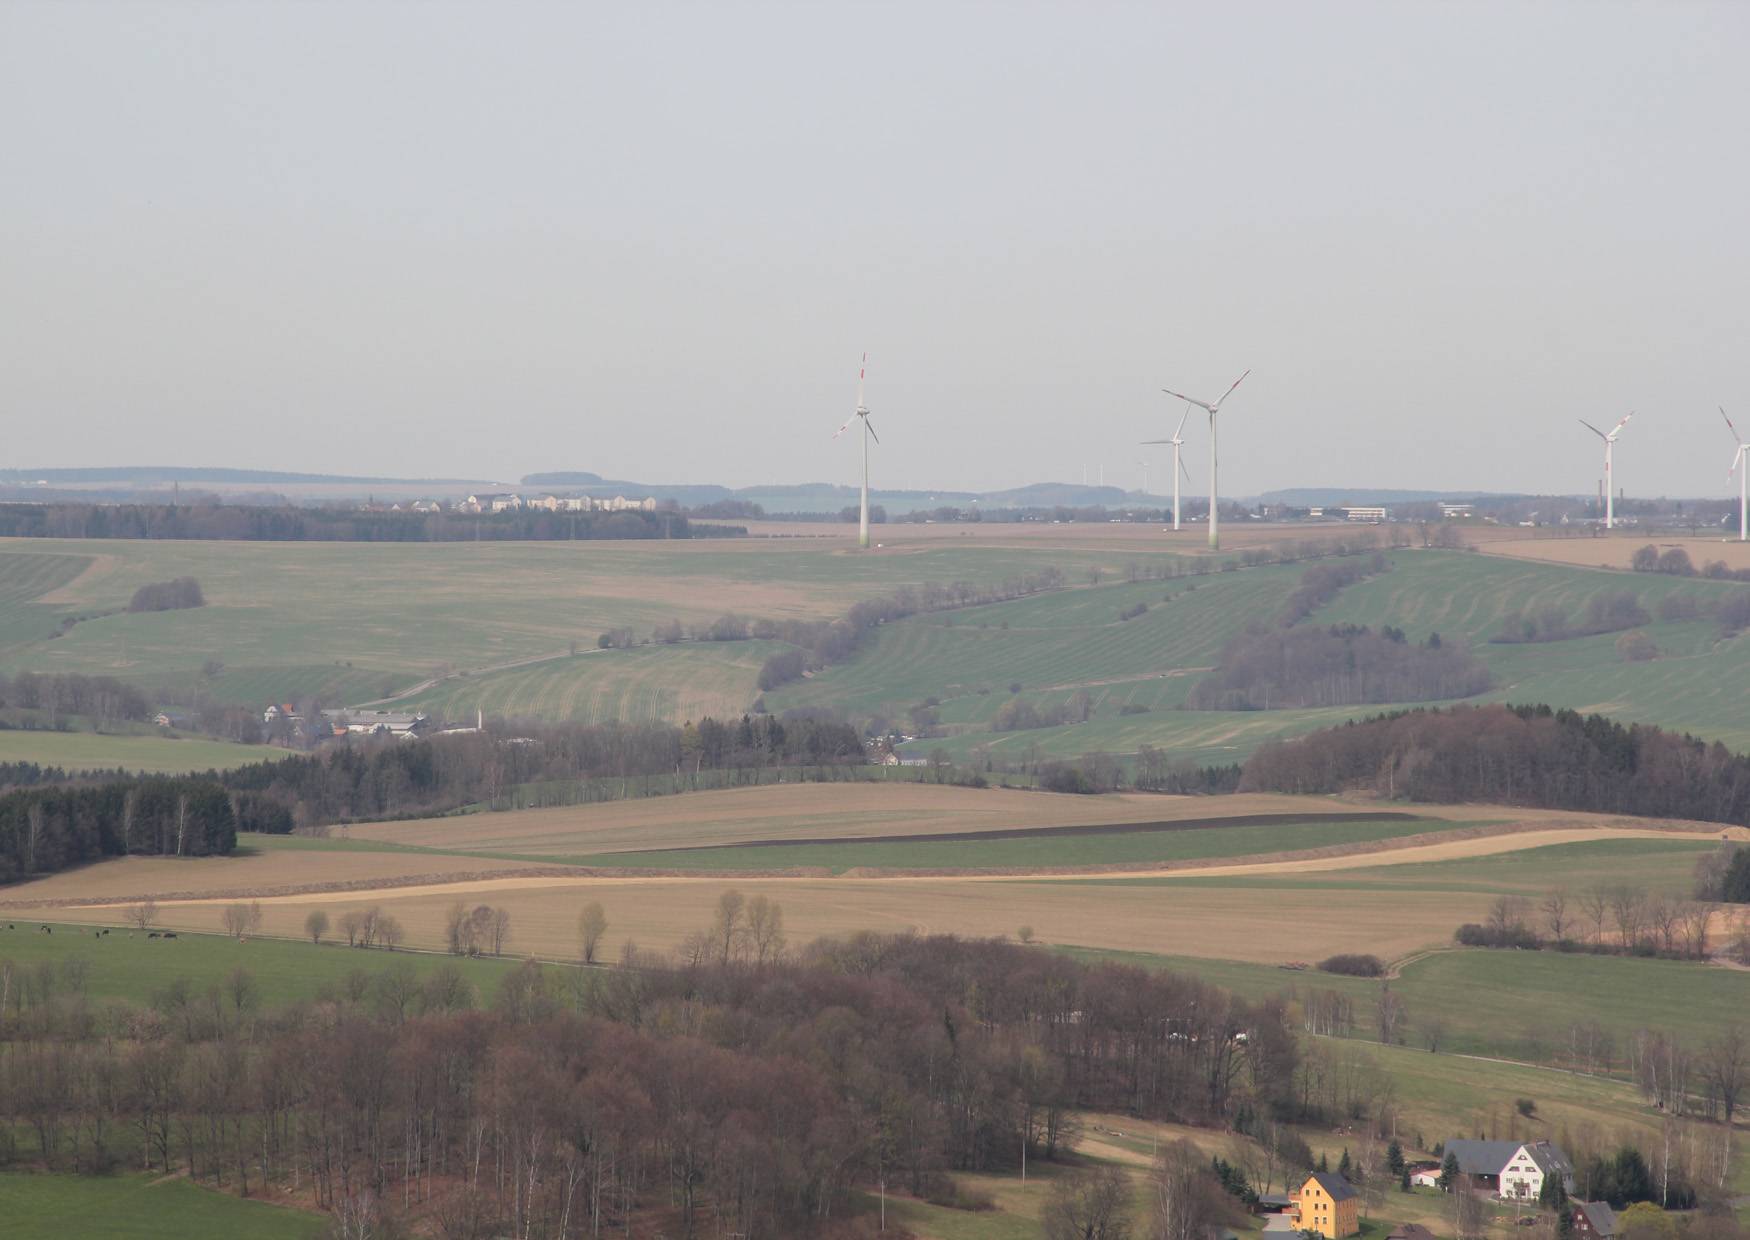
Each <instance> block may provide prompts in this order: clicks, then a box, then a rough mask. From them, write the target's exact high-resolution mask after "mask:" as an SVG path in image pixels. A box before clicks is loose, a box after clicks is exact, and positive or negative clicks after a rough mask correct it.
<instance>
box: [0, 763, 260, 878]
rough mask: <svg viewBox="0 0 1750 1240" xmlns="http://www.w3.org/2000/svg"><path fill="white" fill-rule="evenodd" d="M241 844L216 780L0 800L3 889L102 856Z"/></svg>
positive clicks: (77, 788) (76, 789)
mask: <svg viewBox="0 0 1750 1240" xmlns="http://www.w3.org/2000/svg"><path fill="white" fill-rule="evenodd" d="M236 844H237V815H236V812H235V810H234V808H233V806H232V799H231V797H230V795H228V794H227V792H226V790H225V788H224V787H223V786H222V785H221V784H219V783H218V782H217V781H216V780H214V779H211V778H191V779H165V778H159V777H153V778H148V779H133V780H111V781H109V782H106V783H101V784H88V785H60V786H52V787H41V788H28V789H22V790H19V791H15V792H9V793H6V794H5V795H3V796H0V883H7V882H16V881H18V880H20V879H25V878H32V877H36V876H38V875H43V874H53V873H54V872H56V871H57V870H62V869H66V868H67V867H68V866H74V865H80V864H83V863H85V862H87V861H96V860H98V859H99V858H102V857H119V856H127V855H140V854H146V855H156V856H174V857H208V856H214V855H219V854H224V853H229V852H230V851H231V850H232V849H233V848H235V847H236Z"/></svg>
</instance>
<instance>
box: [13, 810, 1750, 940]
mask: <svg viewBox="0 0 1750 1240" xmlns="http://www.w3.org/2000/svg"><path fill="white" fill-rule="evenodd" d="M1526 825H1527V826H1528V828H1529V829H1525V830H1518V831H1512V830H1509V831H1506V832H1502V831H1500V830H1498V829H1495V828H1489V827H1482V828H1474V829H1471V830H1473V831H1475V832H1477V833H1476V834H1472V835H1470V836H1468V837H1467V838H1463V839H1449V840H1446V841H1444V842H1442V843H1437V844H1427V843H1423V844H1419V845H1417V846H1414V847H1408V848H1395V849H1390V850H1386V851H1380V850H1373V851H1361V852H1351V853H1348V854H1346V855H1342V856H1331V857H1323V858H1315V859H1309V860H1299V861H1289V860H1284V859H1281V858H1277V859H1269V858H1261V859H1259V860H1257V861H1255V862H1253V863H1250V864H1244V865H1240V864H1232V863H1227V864H1220V865H1202V866H1197V867H1187V868H1181V869H1158V868H1157V869H1141V870H1132V871H1117V872H1106V873H1101V874H1098V875H1095V876H1092V877H1094V878H1097V879H1102V880H1111V879H1123V878H1139V879H1151V880H1157V879H1158V880H1171V879H1173V878H1175V877H1179V878H1189V877H1196V876H1204V875H1218V874H1237V875H1248V876H1250V875H1258V876H1261V877H1262V876H1269V875H1273V874H1283V875H1302V874H1310V873H1316V872H1323V871H1333V870H1334V871H1341V870H1344V869H1349V868H1356V867H1367V866H1378V865H1384V864H1394V863H1410V862H1418V861H1434V860H1443V859H1448V858H1454V857H1472V856H1482V855H1487V854H1488V853H1493V852H1504V851H1509V850H1513V849H1520V848H1533V847H1541V846H1544V845H1548V844H1560V843H1570V842H1573V841H1576V840H1597V839H1610V838H1660V837H1669V838H1679V839H1707V838H1716V839H1717V838H1718V833H1717V832H1706V833H1703V832H1697V831H1676V832H1660V831H1655V830H1647V829H1635V828H1632V827H1631V828H1627V829H1624V830H1609V829H1601V828H1598V827H1595V826H1573V827H1559V826H1557V827H1550V826H1538V825H1533V824H1526ZM1484 833H1486V834H1484ZM1739 834H1740V835H1741V836H1745V837H1750V833H1746V832H1740V833H1739ZM317 855H319V856H320V855H323V854H317ZM326 855H327V856H328V857H331V858H332V857H334V856H336V854H326ZM339 856H340V857H341V859H342V860H355V859H358V855H356V854H353V855H346V854H340V855H339ZM379 856H380V854H379ZM399 859H400V860H402V861H403V862H405V863H406V864H407V866H408V869H407V872H406V873H405V875H404V877H402V878H400V879H394V880H390V881H382V880H378V881H377V882H376V884H375V885H358V884H348V885H345V886H338V885H337V886H333V887H330V888H329V889H326V890H306V891H295V892H288V891H284V890H278V891H272V890H262V891H260V892H259V893H242V892H238V893H222V892H219V891H214V890H209V891H207V892H204V893H201V894H194V893H189V894H188V895H187V896H184V897H179V898H170V899H166V898H164V897H163V896H162V895H161V896H160V898H159V904H158V909H159V913H158V923H157V924H158V925H159V926H160V927H162V928H167V929H177V930H191V931H206V932H208V933H212V932H214V931H216V930H218V929H219V927H220V914H221V912H222V910H223V906H224V905H226V904H228V903H231V902H232V901H233V900H235V899H237V898H240V897H243V898H247V896H248V895H249V894H257V895H258V896H259V898H260V902H261V907H262V913H263V915H264V925H263V932H264V933H266V934H268V935H270V936H278V937H284V938H297V937H299V936H300V932H301V930H302V927H303V922H304V918H305V916H306V914H307V913H309V912H310V911H311V910H312V909H316V908H322V909H326V910H329V911H330V912H331V913H339V912H344V911H346V910H347V909H349V908H362V907H366V906H369V905H376V906H380V907H381V908H382V909H383V910H384V911H385V912H388V913H391V914H393V915H394V916H395V917H396V918H397V919H398V920H399V921H400V922H401V923H402V925H403V926H404V927H405V928H406V931H407V942H408V944H409V945H410V946H414V947H430V948H441V947H442V943H443V926H444V919H445V917H446V915H447V910H449V909H450V908H451V907H452V906H453V905H454V904H456V903H457V902H463V903H466V904H474V903H487V904H492V905H495V906H498V907H502V908H506V909H508V910H510V912H511V915H512V921H513V926H514V937H513V950H515V951H516V952H519V953H523V952H528V953H534V954H536V955H541V956H545V957H550V958H558V959H564V958H568V957H569V956H570V955H571V954H573V953H574V952H575V951H576V925H577V915H578V911H579V909H580V908H581V907H582V906H583V904H584V903H585V902H586V901H591V900H596V901H600V902H601V903H602V904H603V905H604V906H605V908H606V910H607V913H608V918H609V922H610V925H611V927H612V930H611V935H612V942H613V943H614V944H615V945H620V944H624V943H626V942H633V941H635V942H636V943H637V944H638V947H639V948H640V949H641V950H656V951H667V950H671V949H673V948H676V947H678V946H680V944H681V942H682V940H683V939H684V938H685V937H686V935H687V934H688V933H690V932H691V931H693V930H696V929H699V928H701V927H704V926H705V925H707V924H708V923H709V922H710V920H711V917H712V910H713V909H714V908H715V906H716V903H717V900H718V898H719V896H720V895H721V894H722V893H723V892H724V891H726V890H729V889H730V888H736V889H739V890H741V891H742V892H743V893H744V894H746V895H754V894H762V895H767V896H769V897H770V898H772V899H773V900H775V901H777V902H778V903H780V904H781V905H782V907H783V909H784V917H785V926H786V929H787V931H788V933H789V937H790V941H791V942H793V943H805V942H808V941H810V940H812V939H814V938H817V937H819V936H821V935H846V934H851V933H855V932H858V931H864V930H877V931H911V932H916V933H923V934H928V933H937V932H953V933H958V934H964V935H971V936H985V935H1014V934H1015V933H1016V932H1017V929H1018V927H1020V926H1021V925H1023V924H1025V925H1028V926H1031V927H1032V928H1033V930H1034V933H1035V937H1036V938H1037V939H1038V940H1039V941H1040V942H1045V943H1066V944H1077V945H1080V946H1085V947H1093V948H1109V949H1115V950H1121V951H1135V952H1151V953H1164V954H1170V955H1184V956H1207V957H1212V958H1220V959H1230V960H1232V959H1237V960H1250V961H1255V962H1259V963H1282V962H1284V961H1299V960H1316V959H1319V958H1321V957H1322V956H1325V955H1330V954H1333V953H1336V952H1371V953H1373V954H1376V955H1379V956H1382V957H1384V958H1386V959H1395V958H1397V957H1400V956H1404V955H1408V954H1410V953H1412V952H1416V951H1420V950H1424V949H1426V948H1428V947H1430V946H1434V945H1437V944H1441V943H1445V942H1448V941H1450V936H1451V934H1452V931H1453V928H1454V927H1456V926H1458V925H1459V924H1461V923H1463V922H1466V921H1477V920H1480V919H1481V918H1482V917H1484V916H1485V915H1486V914H1487V910H1488V907H1489V904H1490V902H1491V901H1492V900H1493V899H1494V896H1493V895H1492V894H1490V893H1488V892H1486V891H1481V890H1479V891H1449V890H1431V889H1428V888H1425V887H1414V888H1394V887H1392V886H1390V885H1389V884H1381V885H1379V886H1378V887H1377V888H1376V889H1373V890H1370V891H1367V892H1365V893H1357V892H1354V891H1345V890H1342V889H1338V888H1329V887H1323V886H1319V885H1316V884H1282V885H1275V884H1271V883H1270V882H1268V881H1267V880H1266V881H1263V882H1259V883H1257V884H1255V885H1246V886H1239V887H1235V886H1230V885H1221V884H1208V885H1204V884H1196V883H1188V882H1172V881H1152V882H1137V883H1125V882H1112V881H1088V880H1089V879H1090V875H1088V874H1086V873H1080V874H1074V873H1069V874H1057V875H1035V876H1027V877H1017V876H1001V875H978V876H970V875H946V874H944V875H930V876H925V875H914V876H905V877H855V876H852V875H844V876H840V877H836V878H835V877H804V876H800V875H798V876H792V877H784V878H773V877H733V876H725V875H721V874H697V875H690V876H686V877H664V876H657V875H634V876H628V875H624V874H621V873H614V874H602V873H593V874H592V873H587V872H578V871H575V870H571V869H564V870H561V871H558V872H554V871H551V870H546V871H531V870H528V869H526V868H525V869H506V870H503V871H499V872H492V871H491V870H490V869H488V870H486V871H484V872H480V873H475V874H467V873H465V872H462V871H459V870H458V871H457V872H455V873H450V874H443V875H441V876H439V877H438V878H437V880H436V881H424V880H430V879H431V878H432V877H433V875H432V874H431V870H432V869H433V868H434V867H432V866H430V865H429V863H430V862H432V861H436V860H441V858H433V857H429V856H424V855H418V854H414V855H407V854H401V855H399ZM457 860H463V859H460V858H458V859H457ZM200 864H201V863H185V865H186V866H187V868H188V870H190V871H193V870H195V868H196V867H197V866H198V865H200ZM422 864H424V866H425V868H424V869H423V870H422V871H420V872H415V867H418V866H420V865H422ZM94 868H100V867H94ZM64 877H66V876H57V878H64ZM1077 880H1080V881H1077ZM47 881H54V880H47ZM112 890H114V888H112ZM67 896H68V897H72V896H73V893H72V892H71V891H67ZM131 902H132V901H130V900H126V899H122V898H119V896H111V897H109V898H107V899H102V898H100V899H96V900H94V899H91V898H90V897H89V896H87V897H86V898H85V899H83V900H79V899H76V898H63V899H61V900H57V901H55V912H54V914H53V916H54V919H55V920H58V921H70V922H84V923H92V924H99V925H115V924H119V923H120V922H121V920H122V916H123V914H122V909H123V907H125V906H126V904H128V903H131ZM4 915H5V914H4V911H3V909H0V916H4ZM25 915H26V916H29V915H31V914H25ZM611 950H616V951H617V950H619V948H618V946H616V947H615V948H613V949H611Z"/></svg>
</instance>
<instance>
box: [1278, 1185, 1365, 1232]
mask: <svg viewBox="0 0 1750 1240" xmlns="http://www.w3.org/2000/svg"><path fill="white" fill-rule="evenodd" d="M1289 1198H1290V1200H1292V1201H1293V1203H1294V1225H1295V1228H1296V1229H1297V1230H1300V1231H1310V1232H1314V1233H1316V1234H1318V1235H1321V1236H1324V1237H1326V1238H1327V1240H1343V1237H1345V1236H1354V1235H1359V1234H1360V1232H1361V1194H1359V1193H1357V1192H1356V1191H1355V1186H1354V1185H1352V1184H1350V1183H1349V1181H1348V1180H1345V1179H1344V1178H1343V1177H1342V1176H1340V1175H1338V1174H1337V1173H1336V1172H1334V1171H1315V1172H1313V1173H1312V1174H1311V1175H1309V1176H1308V1177H1307V1178H1306V1183H1305V1184H1302V1185H1301V1186H1300V1188H1299V1189H1298V1190H1297V1191H1295V1192H1293V1193H1290V1194H1289Z"/></svg>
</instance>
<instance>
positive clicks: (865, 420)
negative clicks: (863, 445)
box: [863, 414, 881, 443]
mask: <svg viewBox="0 0 1750 1240" xmlns="http://www.w3.org/2000/svg"><path fill="white" fill-rule="evenodd" d="M863 429H864V430H866V431H868V432H869V437H870V438H871V439H873V440H874V441H875V442H876V443H880V442H881V436H879V435H877V434H876V433H875V428H874V427H873V426H870V425H869V418H868V415H867V414H865V415H864V417H863Z"/></svg>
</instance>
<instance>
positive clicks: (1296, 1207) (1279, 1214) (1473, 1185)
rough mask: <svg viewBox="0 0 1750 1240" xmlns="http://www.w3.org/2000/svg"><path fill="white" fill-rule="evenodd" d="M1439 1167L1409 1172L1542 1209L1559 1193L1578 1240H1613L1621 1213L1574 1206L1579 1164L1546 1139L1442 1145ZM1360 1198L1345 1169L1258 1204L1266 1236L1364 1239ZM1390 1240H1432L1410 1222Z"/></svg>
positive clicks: (1420, 1181)
mask: <svg viewBox="0 0 1750 1240" xmlns="http://www.w3.org/2000/svg"><path fill="white" fill-rule="evenodd" d="M1437 1148H1438V1149H1439V1150H1440V1152H1441V1154H1442V1158H1441V1160H1440V1161H1439V1162H1430V1163H1415V1164H1411V1165H1410V1166H1408V1167H1407V1168H1406V1169H1405V1174H1406V1177H1407V1178H1408V1180H1409V1182H1410V1184H1411V1185H1412V1186H1414V1187H1418V1188H1440V1189H1444V1190H1446V1191H1447V1192H1452V1193H1471V1194H1474V1195H1476V1196H1479V1197H1484V1198H1489V1199H1493V1200H1496V1201H1502V1202H1514V1203H1525V1204H1536V1203H1539V1202H1541V1201H1544V1200H1546V1199H1547V1197H1548V1196H1549V1195H1550V1193H1549V1192H1547V1191H1546V1190H1550V1189H1551V1188H1552V1186H1553V1183H1559V1184H1560V1192H1559V1193H1555V1194H1553V1195H1554V1196H1555V1197H1556V1198H1557V1199H1559V1200H1561V1201H1562V1202H1563V1203H1564V1204H1565V1208H1566V1209H1567V1211H1568V1217H1569V1219H1570V1220H1571V1225H1572V1228H1573V1235H1574V1237H1575V1240H1614V1238H1615V1236H1616V1231H1617V1217H1616V1212H1615V1211H1614V1210H1612V1209H1611V1208H1610V1206H1609V1205H1608V1204H1607V1203H1605V1202H1602V1201H1576V1200H1573V1199H1572V1197H1571V1194H1572V1193H1573V1191H1574V1164H1573V1162H1572V1160H1570V1159H1569V1158H1568V1156H1567V1155H1566V1154H1564V1153H1563V1152H1562V1150H1561V1149H1560V1148H1559V1147H1557V1146H1556V1145H1554V1144H1552V1143H1551V1142H1548V1141H1481V1140H1477V1141H1472V1140H1466V1139H1463V1138H1455V1139H1453V1140H1451V1141H1448V1142H1446V1143H1445V1144H1444V1145H1443V1146H1441V1147H1437ZM1361 1201H1362V1198H1361V1193H1360V1191H1359V1190H1358V1189H1357V1188H1356V1187H1355V1186H1354V1185H1353V1184H1351V1183H1350V1182H1349V1180H1348V1179H1347V1178H1346V1177H1345V1176H1343V1175H1342V1174H1341V1173H1340V1172H1336V1171H1315V1172H1313V1173H1312V1174H1311V1175H1309V1176H1307V1178H1306V1180H1305V1181H1304V1182H1303V1183H1301V1185H1300V1186H1299V1187H1298V1188H1291V1189H1290V1190H1289V1191H1288V1192H1287V1193H1286V1194H1280V1195H1267V1196H1263V1197H1260V1198H1259V1199H1258V1206H1257V1211H1258V1213H1260V1214H1262V1215H1263V1216H1264V1219H1265V1224H1264V1231H1265V1232H1266V1234H1269V1233H1277V1234H1280V1235H1284V1236H1287V1235H1311V1236H1321V1237H1324V1240H1346V1238H1347V1237H1350V1236H1358V1235H1360V1234H1361ZM1387 1240H1434V1236H1433V1233H1432V1232H1430V1231H1429V1230H1428V1229H1427V1228H1426V1227H1423V1226H1421V1225H1420V1224H1416V1223H1408V1224H1405V1225H1403V1226H1401V1227H1399V1228H1398V1229H1396V1230H1395V1231H1393V1232H1392V1233H1391V1235H1390V1236H1389V1237H1388V1238H1387Z"/></svg>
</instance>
